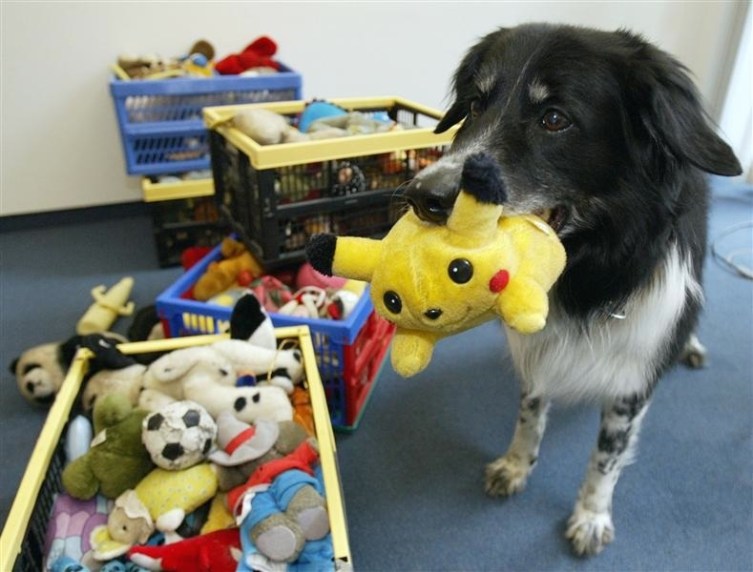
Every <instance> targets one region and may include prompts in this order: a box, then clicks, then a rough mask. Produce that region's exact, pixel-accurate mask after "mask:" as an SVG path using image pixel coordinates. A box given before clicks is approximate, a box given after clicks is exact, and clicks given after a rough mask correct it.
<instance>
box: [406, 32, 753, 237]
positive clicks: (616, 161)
mask: <svg viewBox="0 0 753 572" xmlns="http://www.w3.org/2000/svg"><path fill="white" fill-rule="evenodd" d="M453 87H454V101H453V103H452V105H451V106H450V108H449V110H448V111H447V113H446V115H445V116H444V118H443V119H442V120H441V121H440V122H439V124H438V125H437V127H436V132H438V133H441V132H443V131H445V130H447V129H448V128H449V127H451V126H452V125H455V124H457V123H459V122H461V121H462V122H463V124H462V126H461V128H460V130H459V131H458V134H457V136H456V138H455V140H454V142H453V145H452V147H451V149H450V151H449V152H448V153H447V154H446V155H445V157H444V158H442V159H441V160H440V161H439V162H437V163H435V164H434V165H432V166H430V167H428V168H427V169H425V170H424V171H422V172H421V173H420V174H419V175H418V176H417V177H416V178H415V180H414V181H412V182H411V183H410V184H409V185H408V187H407V189H406V198H407V199H408V201H409V203H410V204H411V205H412V206H413V207H414V209H415V210H416V212H417V214H418V215H419V216H420V217H421V218H423V219H425V220H427V221H431V222H437V223H442V222H444V220H446V218H447V216H448V214H449V210H450V209H451V208H452V204H453V202H454V198H455V196H456V194H457V192H458V188H459V185H460V174H461V171H462V165H463V161H464V158H465V157H466V156H467V155H469V154H471V153H477V152H486V153H489V154H491V155H492V156H494V157H495V158H496V159H497V161H498V162H499V164H500V165H501V167H502V177H503V179H504V184H505V188H506V189H508V194H509V203H508V205H507V208H508V209H509V210H510V211H512V212H536V213H538V214H542V213H543V214H545V215H546V216H548V218H549V221H550V223H551V224H552V226H553V227H554V228H555V229H556V230H557V231H558V233H559V234H560V235H561V236H562V237H563V238H564V237H566V236H567V235H568V233H572V232H574V231H575V230H576V228H577V227H578V226H579V224H580V226H583V225H585V226H588V225H590V224H592V223H593V220H595V219H596V218H598V216H597V215H600V214H603V213H601V212H600V211H602V210H604V203H605V202H614V201H615V200H616V201H617V202H618V203H619V201H620V200H621V199H619V198H617V197H618V195H619V194H620V192H621V191H622V190H624V188H631V189H635V188H636V187H637V186H641V185H640V183H641V182H642V183H644V184H643V185H642V186H643V188H644V189H645V192H646V193H651V192H654V191H652V189H658V188H660V187H661V185H662V184H663V183H666V182H667V181H669V180H673V178H675V177H674V174H673V173H674V171H675V170H676V169H678V168H682V167H683V166H687V165H692V166H694V167H696V168H698V169H700V170H702V171H706V172H709V173H715V174H720V175H736V174H739V173H740V171H741V169H740V165H739V163H738V161H737V159H736V158H735V156H734V154H733V153H732V151H731V149H730V148H729V146H728V145H727V144H726V143H724V142H723V141H722V140H721V139H720V138H719V137H718V136H717V135H716V134H715V133H714V131H713V129H712V127H711V126H710V125H709V122H708V121H707V118H706V116H705V115H704V112H703V111H702V107H701V105H700V104H699V98H698V95H697V93H696V90H695V88H694V86H693V84H692V82H691V81H690V79H689V78H688V75H687V73H686V70H685V68H684V67H683V66H682V65H681V64H679V63H678V62H677V61H675V60H674V59H673V58H672V57H671V56H669V55H668V54H666V53H664V52H662V51H661V50H659V49H657V48H656V47H654V46H652V45H651V44H649V43H647V42H645V41H644V40H642V39H641V38H640V37H638V36H636V35H633V34H631V33H628V32H625V31H618V32H602V31H597V30H591V29H584V28H576V27H570V26H552V25H543V24H530V25H525V26H520V27H517V28H510V29H500V30H497V31H495V32H493V33H491V34H489V35H487V36H486V37H484V38H482V39H481V40H480V41H479V42H478V43H477V44H476V45H475V46H473V47H472V48H471V49H470V50H469V51H468V53H467V54H466V56H465V57H464V59H463V60H462V62H461V63H460V66H459V67H458V69H457V71H456V73H455V76H454V82H453ZM657 183H659V184H658V185H657ZM673 190H674V191H675V192H679V189H673ZM676 199H677V197H662V200H663V201H668V200H670V201H671V200H676Z"/></svg>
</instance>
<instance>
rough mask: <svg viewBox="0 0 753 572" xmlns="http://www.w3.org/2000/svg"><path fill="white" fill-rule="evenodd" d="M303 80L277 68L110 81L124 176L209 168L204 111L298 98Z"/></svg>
mask: <svg viewBox="0 0 753 572" xmlns="http://www.w3.org/2000/svg"><path fill="white" fill-rule="evenodd" d="M301 86H302V78H301V75H300V74H299V73H297V72H294V71H293V70H291V69H290V68H289V67H287V66H285V65H281V68H280V71H279V72H278V73H276V74H270V75H263V76H256V77H239V76H213V77H211V78H173V79H163V80H132V81H124V80H120V79H116V78H113V79H111V80H110V93H111V94H112V98H113V102H114V104H115V112H116V114H117V118H118V126H119V128H120V137H121V140H122V143H123V152H124V154H125V160H126V170H127V172H128V174H129V175H159V174H164V173H178V172H185V171H193V170H202V169H208V168H209V164H210V154H209V144H208V140H207V132H206V128H205V126H204V122H203V119H202V115H201V110H202V109H203V108H205V107H215V106H222V105H237V104H246V103H262V102H269V101H288V100H296V99H301Z"/></svg>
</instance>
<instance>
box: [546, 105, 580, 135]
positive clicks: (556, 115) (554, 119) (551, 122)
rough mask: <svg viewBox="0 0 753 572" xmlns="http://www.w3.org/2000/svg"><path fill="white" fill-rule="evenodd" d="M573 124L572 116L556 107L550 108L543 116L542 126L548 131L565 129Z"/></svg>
mask: <svg viewBox="0 0 753 572" xmlns="http://www.w3.org/2000/svg"><path fill="white" fill-rule="evenodd" d="M571 125H572V121H570V118H569V117H568V116H567V115H565V114H564V113H562V112H561V111H557V110H556V109H550V110H549V111H547V112H546V113H545V114H544V117H542V118H541V126H542V127H543V128H544V129H546V130H547V131H551V132H556V131H564V130H565V129H567V128H568V127H570V126H571Z"/></svg>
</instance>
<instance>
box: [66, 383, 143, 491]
mask: <svg viewBox="0 0 753 572" xmlns="http://www.w3.org/2000/svg"><path fill="white" fill-rule="evenodd" d="M93 415H94V419H93V421H94V431H95V437H94V439H93V440H92V443H91V447H90V448H89V450H88V451H87V452H86V454H84V455H82V456H81V457H79V458H77V459H75V460H74V461H73V462H71V463H70V464H69V465H68V466H67V467H65V469H64V470H63V488H64V489H65V490H66V492H67V493H68V494H70V495H71V496H72V497H75V498H78V499H83V500H86V499H90V498H92V497H93V496H94V495H96V494H97V493H98V492H99V493H101V494H102V495H104V496H105V497H107V498H110V499H115V498H117V497H118V496H120V495H121V494H122V493H123V492H124V491H126V490H128V489H130V488H133V487H134V486H135V485H136V484H137V483H138V482H139V481H140V480H141V479H142V478H144V476H146V475H147V473H149V471H151V470H152V469H153V468H154V464H153V463H152V460H151V458H150V457H149V452H148V451H147V450H146V447H144V445H143V444H142V442H141V423H142V421H143V419H144V417H146V415H147V412H146V411H142V410H140V409H134V408H133V406H132V405H131V402H130V401H129V399H128V398H127V397H126V396H125V395H123V394H120V393H113V394H110V395H108V396H106V397H104V398H102V399H101V400H97V402H96V404H95V406H94V414H93Z"/></svg>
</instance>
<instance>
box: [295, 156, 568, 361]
mask: <svg viewBox="0 0 753 572" xmlns="http://www.w3.org/2000/svg"><path fill="white" fill-rule="evenodd" d="M505 200H506V193H505V189H504V186H503V183H502V180H501V177H500V173H499V167H498V166H497V165H496V163H495V162H494V160H493V159H491V158H490V157H489V156H487V155H482V154H479V155H472V156H470V157H469V158H468V159H467V160H466V163H465V165H464V168H463V175H462V181H461V192H460V193H459V194H458V197H457V200H456V202H455V205H454V208H453V210H452V214H451V215H450V217H449V218H448V220H447V224H446V225H435V224H431V223H427V222H425V221H422V220H420V219H419V218H418V217H417V216H416V214H415V213H414V212H413V211H412V210H411V211H408V212H407V213H405V215H403V217H402V218H401V219H400V220H399V221H398V222H397V223H395V225H394V226H393V227H392V229H391V230H390V232H389V233H388V235H387V236H386V237H385V238H384V239H382V240H374V239H370V238H361V237H336V236H334V235H331V234H324V235H317V236H314V237H313V238H312V239H311V241H310V242H309V244H308V246H307V254H308V257H309V260H310V262H311V264H312V265H313V266H314V268H315V269H316V270H318V271H319V272H321V273H323V274H327V275H332V274H335V275H338V276H343V277H346V278H354V279H358V280H365V281H368V282H370V283H371V298H372V300H373V302H374V307H375V308H376V311H377V312H378V313H379V314H380V315H382V316H384V317H385V318H386V319H388V320H390V321H391V322H394V323H395V324H396V325H397V331H396V334H395V338H394V340H393V343H392V364H393V367H394V368H395V370H396V371H397V372H398V373H400V374H401V375H404V376H411V375H414V374H416V373H418V372H420V371H421V370H423V369H424V368H425V367H426V366H427V365H428V363H429V361H430V359H431V355H432V351H433V348H434V345H435V343H436V342H437V341H438V340H439V339H441V338H443V337H445V336H448V335H451V334H455V333H458V332H461V331H464V330H467V329H469V328H472V327H474V326H477V325H479V324H481V323H482V322H484V321H487V320H489V319H491V318H494V317H495V316H500V317H501V318H502V319H503V320H504V322H505V323H506V324H507V325H508V326H509V327H511V328H513V329H515V330H518V331H520V332H522V333H526V334H530V333H534V332H537V331H539V330H541V329H542V328H543V327H544V325H545V323H546V317H547V314H548V311H549V302H548V297H547V292H548V290H549V289H550V288H551V287H552V285H553V284H554V282H555V281H556V280H557V278H558V277H559V275H560V273H561V272H562V271H563V269H564V267H565V250H564V248H563V246H562V244H561V243H560V241H559V240H558V238H557V235H556V234H555V232H554V231H553V230H552V229H551V228H550V227H549V226H548V225H547V224H546V223H545V222H544V221H543V220H541V219H540V218H538V217H536V216H533V215H521V216H510V217H503V216H502V203H503V202H504V201H505Z"/></svg>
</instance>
